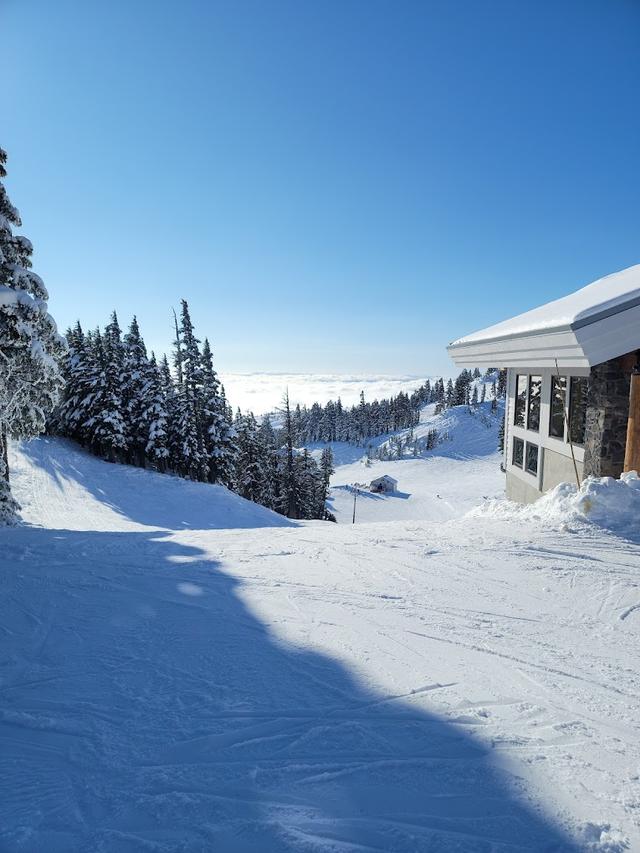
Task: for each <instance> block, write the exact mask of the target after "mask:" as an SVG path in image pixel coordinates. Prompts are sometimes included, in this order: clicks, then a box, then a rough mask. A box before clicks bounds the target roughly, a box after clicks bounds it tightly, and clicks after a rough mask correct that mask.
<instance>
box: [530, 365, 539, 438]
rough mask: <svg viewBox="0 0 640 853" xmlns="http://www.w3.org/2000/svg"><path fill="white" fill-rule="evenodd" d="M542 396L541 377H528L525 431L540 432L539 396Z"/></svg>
mask: <svg viewBox="0 0 640 853" xmlns="http://www.w3.org/2000/svg"><path fill="white" fill-rule="evenodd" d="M541 394H542V376H530V377H529V405H528V407H527V429H530V430H532V431H533V432H538V431H539V430H540V395H541Z"/></svg>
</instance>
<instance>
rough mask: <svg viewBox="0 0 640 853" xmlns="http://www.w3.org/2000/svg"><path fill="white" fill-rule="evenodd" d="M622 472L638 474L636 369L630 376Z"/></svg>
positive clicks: (639, 381)
mask: <svg viewBox="0 0 640 853" xmlns="http://www.w3.org/2000/svg"><path fill="white" fill-rule="evenodd" d="M624 470H625V473H626V472H627V471H638V472H639V473H640V372H639V371H638V368H636V369H635V370H634V371H633V373H632V374H631V387H630V389H629V420H628V421H627V445H626V447H625V451H624Z"/></svg>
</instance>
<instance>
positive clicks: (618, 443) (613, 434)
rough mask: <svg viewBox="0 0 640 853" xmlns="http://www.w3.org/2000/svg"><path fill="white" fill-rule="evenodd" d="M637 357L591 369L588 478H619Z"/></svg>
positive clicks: (586, 432) (617, 359)
mask: <svg viewBox="0 0 640 853" xmlns="http://www.w3.org/2000/svg"><path fill="white" fill-rule="evenodd" d="M634 364H635V354H634V353H631V354H629V355H624V356H621V357H620V358H614V359H612V360H611V361H605V362H604V363H603V364H597V365H596V366H595V367H593V368H592V369H591V375H590V377H589V394H588V397H587V418H586V431H585V443H584V475H585V476H590V475H591V476H594V477H619V476H620V474H622V470H623V467H624V449H625V444H626V439H627V419H628V417H629V383H630V376H631V370H632V368H633V365H634Z"/></svg>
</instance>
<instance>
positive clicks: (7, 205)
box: [0, 148, 65, 523]
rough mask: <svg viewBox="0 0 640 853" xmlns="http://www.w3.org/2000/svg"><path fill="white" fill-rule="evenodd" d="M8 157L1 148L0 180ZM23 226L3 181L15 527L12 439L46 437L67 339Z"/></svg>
mask: <svg viewBox="0 0 640 853" xmlns="http://www.w3.org/2000/svg"><path fill="white" fill-rule="evenodd" d="M6 162H7V155H6V153H5V152H4V150H2V149H1V148H0V178H4V177H5V176H6V170H5V164H6ZM21 225H22V222H21V220H20V215H19V213H18V211H17V210H16V208H15V207H14V206H13V205H12V204H11V202H10V201H9V197H8V195H7V193H6V190H5V188H4V185H3V184H2V182H1V181H0V457H1V459H2V461H1V463H0V479H3V480H4V483H3V485H2V490H1V492H0V519H1V521H2V522H3V523H11V522H12V521H13V520H14V519H15V513H16V508H17V504H16V503H15V501H14V500H13V498H12V497H11V492H10V488H9V465H8V454H7V438H8V436H14V437H16V438H19V437H28V436H33V435H37V434H38V433H40V432H43V431H44V429H45V425H46V418H47V416H48V415H49V414H50V413H51V412H52V411H53V409H54V408H55V405H56V403H57V402H58V397H59V394H60V391H61V388H62V383H63V378H62V373H61V370H60V361H61V359H62V357H63V354H64V350H65V342H64V339H63V338H62V337H61V336H60V335H59V334H58V332H57V330H56V325H55V323H54V321H53V319H52V317H51V315H50V314H49V312H48V310H47V299H48V294H47V290H46V288H45V286H44V283H43V281H42V279H41V278H40V276H38V275H36V273H34V272H33V271H32V270H31V255H32V252H33V247H32V245H31V243H30V241H29V240H27V238H26V237H22V236H16V235H14V234H13V228H14V227H20V226H21Z"/></svg>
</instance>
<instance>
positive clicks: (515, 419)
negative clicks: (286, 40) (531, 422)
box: [513, 373, 529, 429]
mask: <svg viewBox="0 0 640 853" xmlns="http://www.w3.org/2000/svg"><path fill="white" fill-rule="evenodd" d="M520 379H524V398H522V397H521V396H520V393H519V390H518V389H519V384H520V383H519V380H520ZM519 403H522V423H518V414H519V408H518V404H519ZM528 408H529V374H528V373H516V375H515V389H514V397H513V426H514V427H518V428H519V429H526V428H527V410H528Z"/></svg>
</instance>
